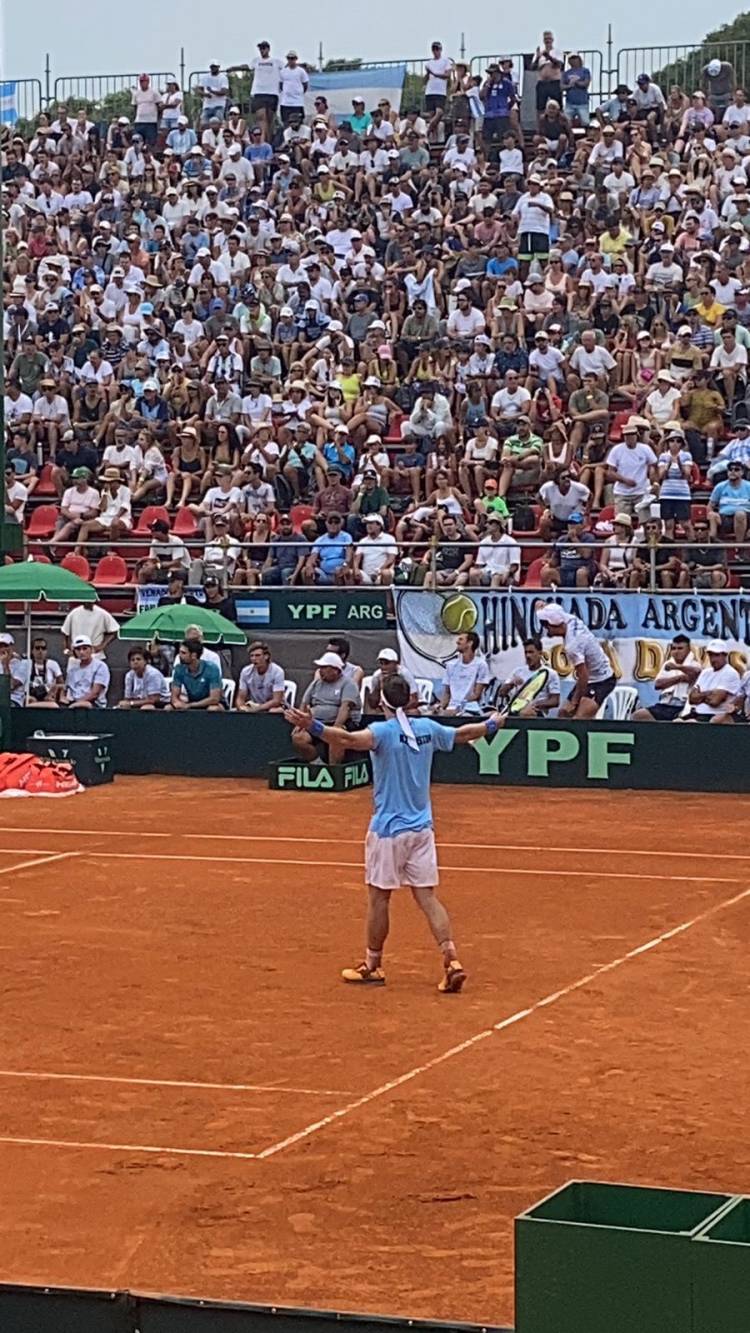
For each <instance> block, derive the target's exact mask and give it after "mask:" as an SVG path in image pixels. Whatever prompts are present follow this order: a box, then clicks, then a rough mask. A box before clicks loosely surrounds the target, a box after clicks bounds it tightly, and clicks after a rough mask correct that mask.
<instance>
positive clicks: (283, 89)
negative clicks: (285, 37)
mask: <svg viewBox="0 0 750 1333" xmlns="http://www.w3.org/2000/svg"><path fill="white" fill-rule="evenodd" d="M309 86H310V79H309V76H308V73H307V70H306V69H305V67H304V65H301V64H300V63H299V56H298V55H297V52H296V51H292V50H289V51H287V53H286V64H285V65H282V67H281V71H280V73H279V87H280V92H279V114H280V115H281V123H282V124H283V125H284V126H285V127H286V126H287V125H288V124H289V123H290V121H291V119H292V116H293V115H294V113H295V112H296V111H301V112H302V115H303V116H304V114H305V93H306V92H307V89H308V88H309Z"/></svg>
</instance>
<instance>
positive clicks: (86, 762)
mask: <svg viewBox="0 0 750 1333" xmlns="http://www.w3.org/2000/svg"><path fill="white" fill-rule="evenodd" d="M23 749H24V750H25V751H26V752H27V753H28V754H38V755H39V756H40V757H41V758H42V759H67V760H69V762H70V763H71V764H72V765H73V768H74V769H75V774H76V777H77V778H78V781H79V782H80V783H81V785H82V786H84V787H100V786H101V785H102V783H104V782H112V781H113V779H114V776H115V772H114V766H113V763H112V733H111V732H108V733H106V734H103V735H101V736H86V735H83V734H81V733H80V732H77V733H75V734H73V733H71V734H70V735H65V734H54V735H53V734H52V733H47V732H44V731H35V732H34V734H33V735H32V736H27V737H26V739H25V740H24V742H23Z"/></svg>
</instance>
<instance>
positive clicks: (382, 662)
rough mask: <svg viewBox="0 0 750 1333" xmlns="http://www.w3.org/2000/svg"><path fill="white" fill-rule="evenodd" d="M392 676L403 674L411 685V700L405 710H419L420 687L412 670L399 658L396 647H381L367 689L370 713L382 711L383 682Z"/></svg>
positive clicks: (415, 711)
mask: <svg viewBox="0 0 750 1333" xmlns="http://www.w3.org/2000/svg"><path fill="white" fill-rule="evenodd" d="M391 676H401V678H402V679H403V680H405V681H406V683H407V685H408V686H409V702H408V704H407V706H406V709H405V712H407V713H417V712H419V687H418V685H417V682H416V679H415V677H414V676H413V675H412V673H411V671H409V669H408V667H405V666H404V665H403V663H402V662H401V661H400V660H399V655H398V653H397V652H396V649H395V648H381V649H380V651H379V653H378V660H377V666H376V668H375V670H374V671H373V673H372V675H371V677H370V683H369V686H368V689H367V691H366V697H365V706H366V708H367V711H368V712H370V713H378V712H382V708H383V700H382V689H383V683H384V681H386V680H388V679H389V678H390V677H391Z"/></svg>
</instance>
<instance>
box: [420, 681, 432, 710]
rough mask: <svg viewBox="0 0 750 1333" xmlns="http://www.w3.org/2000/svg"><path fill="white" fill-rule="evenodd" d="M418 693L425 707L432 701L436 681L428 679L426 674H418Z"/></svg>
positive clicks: (421, 703)
mask: <svg viewBox="0 0 750 1333" xmlns="http://www.w3.org/2000/svg"><path fill="white" fill-rule="evenodd" d="M416 682H417V695H418V698H419V702H420V705H421V706H422V707H423V708H424V707H427V706H429V705H430V704H431V703H432V700H433V697H434V693H435V682H434V681H432V680H426V679H425V677H424V676H417V677H416Z"/></svg>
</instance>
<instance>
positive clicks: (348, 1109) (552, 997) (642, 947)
mask: <svg viewBox="0 0 750 1333" xmlns="http://www.w3.org/2000/svg"><path fill="white" fill-rule="evenodd" d="M748 897H750V889H743V891H742V893H736V894H734V896H733V897H732V898H725V899H724V901H723V902H721V903H716V904H715V905H714V906H713V907H709V908H707V909H706V911H705V912H701V913H700V914H699V915H698V916H694V917H691V918H690V920H689V921H683V922H681V923H680V925H679V926H673V927H672V929H671V930H665V931H664V932H663V934H661V935H656V936H655V937H654V938H653V939H651V940H647V941H646V943H645V944H638V945H636V947H635V948H633V949H629V950H628V952H627V953H625V954H623V955H622V956H621V957H620V958H614V959H613V960H612V962H611V963H602V964H601V966H600V967H595V968H594V969H593V971H591V972H588V973H587V974H586V976H585V977H580V978H579V980H578V981H574V982H572V983H571V984H570V985H569V986H563V987H561V989H560V990H556V991H552V992H551V994H549V995H545V996H544V998H543V999H541V1000H537V1001H536V1003H535V1004H532V1005H529V1006H528V1008H526V1009H519V1010H518V1011H517V1012H516V1013H515V1014H510V1016H509V1017H508V1018H503V1019H501V1020H500V1022H498V1023H495V1024H493V1026H492V1027H491V1028H485V1029H484V1031H483V1032H477V1034H476V1035H475V1036H473V1037H469V1038H467V1040H466V1041H462V1042H460V1044H459V1045H458V1046H452V1047H451V1048H450V1050H448V1051H443V1053H442V1055H436V1056H435V1057H434V1059H432V1060H427V1061H425V1063H424V1064H422V1065H417V1066H416V1067H415V1068H414V1069H410V1070H408V1072H407V1073H406V1074H401V1075H399V1077H398V1078H394V1079H390V1080H389V1081H388V1082H387V1083H382V1084H381V1085H380V1087H379V1088H375V1089H374V1090H373V1091H372V1092H367V1093H365V1095H364V1096H363V1097H357V1098H356V1099H355V1100H354V1101H353V1102H349V1103H348V1105H346V1106H342V1107H340V1108H339V1110H337V1111H333V1112H331V1114H330V1115H326V1116H323V1117H322V1119H320V1120H315V1121H313V1123H312V1124H310V1125H306V1126H305V1128H304V1129H300V1130H298V1132H297V1133H296V1134H290V1135H289V1136H288V1137H287V1138H285V1139H281V1140H280V1141H279V1142H278V1143H272V1144H271V1145H270V1147H268V1148H264V1149H263V1150H262V1151H261V1152H259V1153H256V1154H255V1155H256V1157H257V1158H258V1160H259V1161H262V1160H263V1159H264V1158H266V1157H273V1156H274V1155H275V1154H276V1153H279V1152H281V1151H282V1150H283V1149H284V1148H291V1147H292V1145H293V1144H295V1143H300V1142H301V1141H302V1140H303V1139H307V1138H310V1136H311V1135H312V1134H317V1133H318V1131H319V1130H321V1129H325V1128H326V1126H327V1125H332V1124H333V1123H334V1122H335V1121H337V1120H343V1119H344V1117H345V1116H348V1115H351V1114H352V1112H353V1111H358V1110H359V1108H360V1107H362V1106H368V1105H369V1103H370V1102H374V1101H377V1099H378V1098H379V1097H384V1096H385V1094H386V1093H387V1092H393V1090H394V1089H395V1088H400V1087H401V1086H402V1085H403V1084H404V1083H410V1082H412V1080H413V1079H415V1078H418V1077H419V1076H420V1074H426V1073H428V1071H429V1070H431V1069H435V1068H436V1067H437V1066H438V1065H442V1064H445V1062H446V1060H452V1059H453V1057H454V1055H460V1054H461V1053H462V1052H463V1051H467V1050H469V1048H470V1047H472V1046H476V1045H477V1043H478V1042H480V1041H486V1040H487V1038H488V1037H491V1036H492V1035H493V1033H495V1032H504V1031H505V1029H506V1028H509V1027H512V1026H513V1025H514V1024H515V1023H520V1022H521V1021H522V1020H523V1019H524V1018H529V1017H531V1015H532V1014H535V1013H536V1012H537V1010H538V1009H544V1008H545V1007H546V1006H548V1005H551V1004H555V1003H556V1001H557V1000H562V999H564V998H565V997H566V996H568V995H572V994H573V992H574V991H577V990H581V989H582V988H583V987H584V986H588V985H589V983H590V982H592V981H595V980H596V978H597V977H601V976H604V975H605V973H607V972H614V971H615V969H616V968H618V967H622V965H623V963H627V962H629V961H630V959H632V958H638V957H639V956H640V955H641V954H644V953H648V952H649V950H651V949H656V948H658V946H659V945H660V944H664V943H665V942H666V941H667V940H671V939H674V938H675V936H677V935H682V934H684V932H685V931H687V930H690V929H691V928H692V927H693V926H697V925H699V924H700V923H701V922H703V921H707V920H708V918H709V917H711V916H715V915H716V913H717V912H723V911H724V910H725V909H726V908H727V907H733V906H734V905H735V904H736V903H739V902H742V901H743V899H745V898H748Z"/></svg>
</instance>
